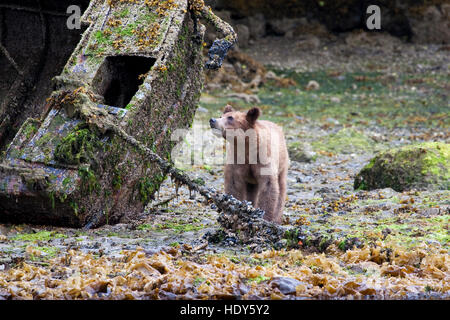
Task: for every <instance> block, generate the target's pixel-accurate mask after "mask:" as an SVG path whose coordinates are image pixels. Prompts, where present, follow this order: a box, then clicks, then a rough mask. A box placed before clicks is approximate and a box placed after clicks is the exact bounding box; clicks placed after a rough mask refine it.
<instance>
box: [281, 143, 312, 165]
mask: <svg viewBox="0 0 450 320" xmlns="http://www.w3.org/2000/svg"><path fill="white" fill-rule="evenodd" d="M288 152H289V158H290V159H291V160H293V161H297V162H311V161H312V160H313V159H314V157H315V156H316V153H315V152H314V151H313V149H312V147H311V145H310V144H309V143H302V142H293V143H291V144H289V146H288Z"/></svg>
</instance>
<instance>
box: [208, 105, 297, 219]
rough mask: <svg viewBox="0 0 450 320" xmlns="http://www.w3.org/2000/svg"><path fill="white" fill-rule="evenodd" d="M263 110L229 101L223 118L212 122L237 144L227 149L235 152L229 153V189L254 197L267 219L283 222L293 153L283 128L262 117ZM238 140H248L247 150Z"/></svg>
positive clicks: (241, 196)
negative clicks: (235, 107) (240, 107)
mask: <svg viewBox="0 0 450 320" xmlns="http://www.w3.org/2000/svg"><path fill="white" fill-rule="evenodd" d="M260 114H261V110H260V109H259V108H252V109H250V110H249V111H248V112H247V113H244V112H239V111H234V110H233V108H232V107H231V106H229V105H228V106H226V107H225V110H224V113H223V115H222V117H221V118H219V119H210V125H211V128H213V129H216V130H220V131H218V132H220V134H221V135H222V136H223V137H224V138H226V139H227V141H228V144H233V145H234V147H233V148H232V149H231V148H228V149H227V150H231V151H232V152H231V153H232V154H227V164H226V166H225V192H226V193H228V194H231V195H233V196H234V197H235V198H237V199H238V200H241V201H242V200H248V201H251V202H252V203H253V205H254V206H255V207H259V208H261V209H263V210H264V211H265V215H264V218H265V219H266V220H269V221H273V222H277V223H280V222H281V220H282V215H283V208H284V204H285V200H286V177H287V170H288V167H289V156H288V152H287V148H286V141H285V138H284V134H283V130H282V129H281V128H280V127H279V126H277V125H276V124H274V123H273V122H270V121H264V120H258V117H259V116H260ZM239 129H242V130H239ZM252 130H254V131H252ZM248 133H254V134H255V136H256V138H254V136H251V134H248ZM238 141H241V143H242V142H243V141H245V151H244V153H242V152H241V153H240V154H239V147H238V144H239V143H238ZM228 147H231V146H228Z"/></svg>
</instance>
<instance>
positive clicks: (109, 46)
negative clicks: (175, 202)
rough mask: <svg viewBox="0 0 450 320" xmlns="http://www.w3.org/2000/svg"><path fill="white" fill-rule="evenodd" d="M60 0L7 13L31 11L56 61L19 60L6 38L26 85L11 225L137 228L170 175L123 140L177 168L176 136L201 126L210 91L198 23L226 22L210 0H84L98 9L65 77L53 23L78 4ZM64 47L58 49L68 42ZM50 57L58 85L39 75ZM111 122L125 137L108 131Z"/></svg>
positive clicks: (1, 183) (15, 4)
mask: <svg viewBox="0 0 450 320" xmlns="http://www.w3.org/2000/svg"><path fill="white" fill-rule="evenodd" d="M41 2H42V4H41ZM53 2H55V3H58V4H55V5H54V7H52V6H51V4H49V2H48V1H46V2H45V3H46V4H45V5H44V1H38V0H37V1H36V2H33V1H10V3H8V2H7V3H6V4H3V3H2V4H1V5H0V10H1V16H2V17H3V19H5V17H6V18H7V19H8V17H9V15H13V16H14V15H17V14H22V13H24V12H25V13H26V14H27V15H32V16H33V17H34V19H36V26H35V28H37V26H40V28H39V29H37V30H41V42H40V43H39V41H38V40H36V41H37V42H38V43H37V44H36V46H37V47H38V48H39V50H37V51H39V52H40V51H44V52H45V53H41V55H40V56H39V57H38V60H37V61H35V60H33V59H31V57H28V59H27V58H26V57H21V59H18V58H17V57H16V56H15V55H14V54H10V53H11V52H10V50H11V47H13V46H11V45H10V44H9V42H8V41H12V40H9V39H10V38H11V37H4V36H3V35H4V32H5V31H4V30H3V29H2V38H1V40H2V41H1V43H0V44H1V48H2V59H6V60H5V64H8V67H7V68H9V69H8V70H4V71H5V72H8V73H12V72H16V73H17V74H18V76H17V79H16V80H15V81H11V79H12V78H13V77H10V78H11V79H10V78H7V80H8V81H10V82H13V83H10V82H8V81H4V80H3V79H2V83H1V85H2V87H1V89H2V91H1V94H2V95H1V96H0V99H1V100H0V102H1V104H0V105H1V109H0V112H1V116H2V124H1V127H0V130H1V131H0V135H1V137H2V140H1V141H2V142H1V143H2V144H1V146H0V147H1V149H2V150H3V153H2V159H1V164H0V221H2V222H15V223H19V222H26V223H35V224H53V225H64V226H73V227H81V226H89V227H95V226H99V225H102V224H105V223H116V222H119V221H123V220H124V219H125V220H126V219H132V218H133V217H134V216H135V215H136V214H139V213H141V212H142V211H143V210H144V206H145V205H146V203H147V202H148V201H150V200H151V198H152V197H153V194H154V193H155V192H156V191H157V190H158V188H159V185H160V183H162V181H163V180H164V179H165V176H166V174H167V172H164V170H162V169H161V168H160V167H159V166H157V165H155V163H154V162H152V161H151V160H150V159H149V158H148V156H147V155H146V154H145V153H142V152H141V151H140V150H139V148H138V147H136V145H133V144H130V143H126V142H125V141H124V139H123V136H121V135H119V134H117V132H123V133H124V134H125V135H126V136H129V137H133V139H136V141H139V145H142V146H145V148H148V150H151V151H152V152H154V153H155V154H158V155H160V156H161V157H162V158H166V159H169V160H170V152H171V149H172V147H173V143H172V141H171V132H172V131H173V130H175V129H177V128H186V127H189V125H190V124H191V122H192V118H193V115H194V112H195V109H196V104H197V102H198V98H199V96H200V90H201V87H202V68H203V64H204V63H203V59H202V42H203V41H202V40H203V33H204V27H203V26H202V25H201V24H200V23H199V22H198V18H199V17H200V16H201V17H204V18H206V20H207V21H209V22H213V23H214V24H215V25H216V27H219V28H220V27H221V26H220V21H218V20H216V19H215V16H214V15H213V14H212V12H211V11H210V9H209V8H207V7H204V6H203V1H193V2H188V1H187V0H173V1H131V0H130V1H129V0H121V1H118V0H117V1H116V0H93V1H90V2H89V3H87V1H81V0H80V1H79V4H80V6H81V7H82V8H83V5H85V7H87V8H86V10H85V12H84V14H83V16H82V30H81V31H80V30H79V32H80V33H82V36H81V40H80V41H79V43H78V44H77V46H76V48H75V50H74V51H73V53H72V54H71V55H70V58H69V60H68V61H67V63H66V64H65V66H63V68H62V69H63V70H62V72H61V73H60V74H59V73H56V74H52V73H53V72H55V71H56V69H57V68H58V66H56V65H52V63H51V60H50V61H47V60H46V59H50V57H49V56H48V55H49V50H50V49H49V48H50V47H51V46H52V45H51V41H50V40H49V39H48V37H49V34H52V33H53V32H49V29H51V30H53V29H52V28H53V27H51V24H50V23H53V22H50V21H53V20H54V19H56V18H55V17H63V18H64V17H65V18H67V16H66V15H65V14H64V13H65V9H66V8H67V6H68V5H69V4H68V3H66V4H65V5H63V4H62V3H64V1H53ZM30 3H32V4H30ZM71 4H73V3H71ZM17 21H19V22H18V23H19V24H24V22H20V21H22V20H17ZM58 21H59V22H60V23H62V22H63V23H64V25H65V19H62V20H61V19H59V20H58ZM2 25H4V24H2ZM225 26H226V24H225ZM59 27H60V28H63V27H61V26H59ZM17 28H18V29H20V26H18V27H17ZM226 31H227V30H225V32H224V33H226ZM228 31H230V30H228ZM61 32H62V33H61V34H63V33H64V32H66V31H65V30H64V31H63V30H62V29H61ZM5 38H6V41H5ZM36 38H37V39H39V37H38V36H36ZM235 40H236V39H235V36H234V37H233V36H231V38H230V37H226V38H225V39H222V40H218V41H217V42H216V43H215V45H213V47H212V48H211V50H210V58H211V59H210V61H209V62H208V64H207V66H208V67H212V68H216V67H219V66H220V64H221V60H222V59H223V55H224V54H226V51H227V50H228V48H229V47H230V46H232V44H233V43H234V41H235ZM55 41H56V44H55V45H54V46H55V47H56V46H57V45H60V46H62V45H64V42H65V41H68V40H67V39H56V40H55ZM49 43H50V44H49ZM72 43H74V41H73V39H72ZM66 54H67V52H66ZM40 57H42V59H39V58H40ZM61 59H62V58H61ZM27 60H29V61H30V63H27ZM41 60H44V61H45V62H46V63H47V64H48V65H49V66H51V68H50V67H48V68H49V69H48V70H47V69H46V72H47V73H48V75H47V76H46V77H43V75H42V70H41V72H39V70H37V69H36V68H38V67H39V66H40V67H41V68H42V64H41V62H42V61H41ZM2 62H3V61H2ZM55 63H56V62H55ZM24 65H25V67H23V66H24ZM2 68H4V67H2ZM35 69H36V70H37V71H35ZM5 74H6V73H5ZM58 74H59V75H58ZM30 75H33V76H32V77H31V76H30ZM54 75H58V76H56V77H54V78H53V81H52V84H51V85H52V86H53V87H51V85H50V81H49V80H50V79H51V77H52V76H54ZM37 83H39V84H42V85H45V90H49V89H48V88H51V90H50V93H49V94H48V95H45V94H43V93H47V92H46V91H45V90H44V91H42V90H39V85H36V84H37ZM52 90H53V91H52ZM47 97H48V98H47ZM31 98H32V102H29V101H31V100H30V99H31ZM100 118H105V119H108V121H106V122H104V123H108V126H109V127H114V128H116V129H120V130H119V131H118V130H109V128H108V127H102V122H100V121H96V119H100ZM18 124H19V125H18ZM20 124H21V125H20ZM16 127H18V128H19V129H18V130H17V129H15V128H16ZM16 131H17V132H16ZM10 136H12V137H14V138H13V139H12V141H11V142H10V139H9V138H8V137H10Z"/></svg>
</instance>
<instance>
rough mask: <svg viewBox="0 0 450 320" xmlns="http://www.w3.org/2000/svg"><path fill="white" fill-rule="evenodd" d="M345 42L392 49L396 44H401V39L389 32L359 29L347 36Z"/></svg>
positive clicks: (354, 45)
mask: <svg viewBox="0 0 450 320" xmlns="http://www.w3.org/2000/svg"><path fill="white" fill-rule="evenodd" d="M345 43H346V44H347V45H349V46H352V47H358V48H360V47H370V48H372V49H380V50H386V51H392V50H393V49H394V46H395V45H400V43H401V40H399V39H397V38H395V37H394V36H391V35H390V34H388V33H381V32H366V31H362V30H357V31H354V32H351V33H349V34H348V35H347V36H346V37H345Z"/></svg>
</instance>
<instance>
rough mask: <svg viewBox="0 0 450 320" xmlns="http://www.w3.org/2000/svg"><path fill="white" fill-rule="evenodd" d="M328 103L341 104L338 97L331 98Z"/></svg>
mask: <svg viewBox="0 0 450 320" xmlns="http://www.w3.org/2000/svg"><path fill="white" fill-rule="evenodd" d="M330 101H331V102H333V103H341V99H340V98H339V97H331V99H330Z"/></svg>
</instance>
